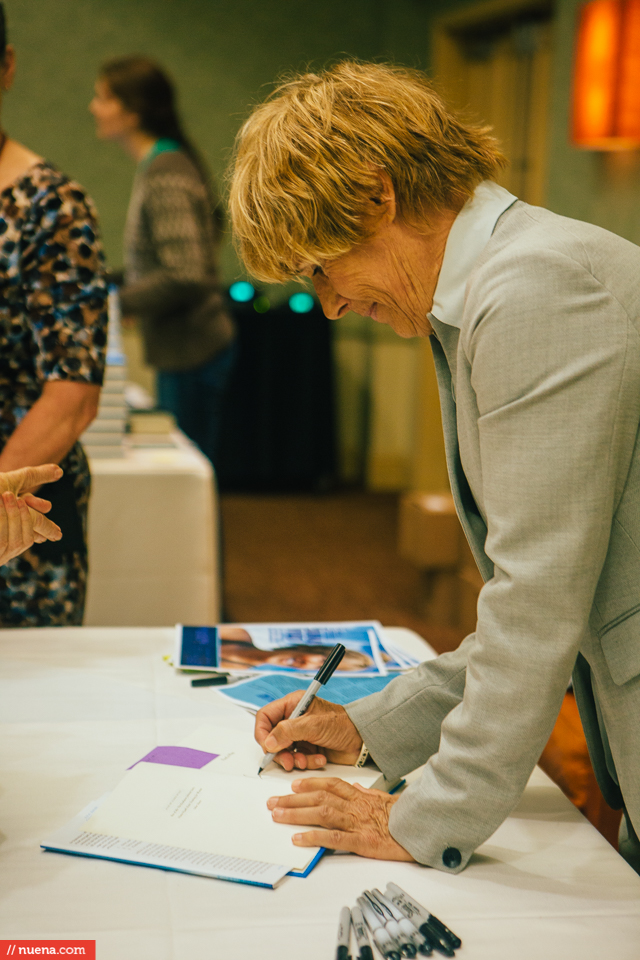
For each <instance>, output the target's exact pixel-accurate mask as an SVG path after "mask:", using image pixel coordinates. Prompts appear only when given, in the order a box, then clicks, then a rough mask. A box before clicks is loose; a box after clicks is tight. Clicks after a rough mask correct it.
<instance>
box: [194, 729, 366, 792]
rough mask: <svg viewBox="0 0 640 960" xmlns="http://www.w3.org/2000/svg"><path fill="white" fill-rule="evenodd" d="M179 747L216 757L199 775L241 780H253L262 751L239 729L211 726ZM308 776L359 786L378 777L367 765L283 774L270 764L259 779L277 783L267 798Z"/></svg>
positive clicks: (329, 767) (195, 733) (287, 789)
mask: <svg viewBox="0 0 640 960" xmlns="http://www.w3.org/2000/svg"><path fill="white" fill-rule="evenodd" d="M180 746H182V747H190V748H191V749H193V750H202V751H207V752H211V753H213V754H217V756H216V758H215V760H213V761H211V763H208V764H207V765H206V767H203V772H210V773H212V774H214V775H220V774H229V773H230V774H235V775H238V776H244V777H257V775H258V768H259V766H260V763H261V762H262V758H263V756H264V754H263V752H262V748H261V747H260V745H259V744H257V743H256V742H255V740H254V739H253V737H251V736H250V735H249V734H247V733H244V732H241V731H240V730H230V729H228V728H227V729H222V728H220V727H215V726H213V724H208V725H207V724H205V725H204V726H202V727H198V729H197V730H194V731H193V733H191V734H189V736H188V737H186V738H185V739H184V740H182V742H181V744H180ZM309 777H340V779H341V780H346V781H347V783H359V784H360V785H361V786H363V787H372V786H373V784H374V783H376V781H377V780H378V779H379V778H380V771H379V770H378V768H377V767H374V766H368V767H363V768H361V769H359V768H358V767H354V766H347V765H345V764H339V763H328V764H327V765H326V766H325V767H322V768H321V769H320V770H292V771H291V773H287V771H286V770H283V769H282V767H281V766H279V765H278V764H277V763H271V764H269V766H268V767H266V768H265V770H264V771H263V772H262V774H261V777H260V779H261V780H262V781H264V782H266V781H267V780H272V781H274V780H275V781H278V783H277V784H272V787H271V793H270V794H269V796H272V795H276V796H277V795H278V793H279V792H280V793H283V794H284V793H290V792H291V787H290V784H291V783H292V782H293V781H294V780H305V779H307V778H309Z"/></svg>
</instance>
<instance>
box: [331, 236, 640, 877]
mask: <svg viewBox="0 0 640 960" xmlns="http://www.w3.org/2000/svg"><path fill="white" fill-rule="evenodd" d="M469 319H470V320H471V322H469ZM461 344H462V351H461V352H459V355H458V364H459V371H458V381H460V364H464V363H466V364H467V371H466V373H467V376H468V383H469V384H470V387H471V390H470V396H471V395H472V396H473V397H474V403H475V405H476V411H475V413H474V417H475V421H476V426H477V438H478V443H479V451H480V462H481V471H482V491H483V499H484V511H485V513H486V521H487V530H488V533H487V539H486V544H485V551H486V554H487V556H488V557H489V559H490V560H491V561H492V562H493V564H494V576H493V577H492V579H491V580H489V581H488V582H487V583H486V584H485V585H484V587H483V589H482V591H481V593H480V597H479V602H478V622H477V629H476V634H475V636H474V638H473V639H471V638H470V639H469V640H468V641H467V642H465V644H464V646H463V649H461V650H460V651H459V652H458V657H459V659H457V660H456V658H455V656H454V657H453V660H452V661H449V662H450V663H451V666H452V667H453V664H454V663H455V665H457V666H459V667H460V672H456V671H455V669H452V670H451V673H450V674H449V675H448V676H446V665H447V662H445V670H444V671H440V670H439V668H438V661H437V660H436V661H434V662H433V665H432V664H425V665H424V666H423V667H422V668H420V672H418V673H416V674H414V675H413V676H409V677H406V678H402V679H400V680H398V681H396V683H395V684H390V685H389V687H388V688H387V691H383V693H382V694H380V695H377V700H376V702H375V704H373V705H372V707H373V709H369V708H368V706H367V701H361V702H359V703H356V704H354V705H353V706H352V707H351V708H350V709H349V713H350V715H351V717H352V719H353V720H354V722H355V724H356V726H357V727H358V729H359V730H360V732H361V734H362V735H363V737H364V740H365V742H366V744H367V746H368V747H369V749H370V750H371V752H372V754H373V756H374V758H375V759H376V760H378V758H380V759H381V762H382V765H383V770H385V765H388V766H387V769H388V770H389V771H390V772H394V773H396V772H400V770H404V769H407V765H408V764H410V763H411V762H413V760H420V759H426V758H427V757H428V762H427V764H426V767H425V769H424V772H423V774H422V776H421V778H420V780H419V781H418V782H417V783H415V784H414V785H412V786H410V787H409V788H408V789H407V790H405V792H404V794H403V795H402V796H401V797H400V799H399V800H398V802H397V803H396V804H395V805H394V807H393V809H392V812H391V817H390V830H391V833H392V835H393V836H394V837H395V839H396V840H397V841H398V842H399V843H400V844H401V845H402V846H403V847H405V849H407V850H408V851H409V852H410V853H411V854H412V855H413V856H414V857H415V858H416V860H418V861H419V862H420V863H423V864H428V865H430V866H433V867H438V868H440V869H444V870H448V871H451V872H457V871H459V870H461V869H462V868H463V867H464V866H465V865H466V863H467V862H468V860H469V857H470V856H471V854H472V853H473V851H474V849H475V848H476V847H477V846H478V845H479V844H480V843H482V842H484V841H485V840H486V839H487V838H488V837H489V836H490V835H491V834H492V833H493V832H494V831H495V830H496V828H497V827H498V826H499V825H500V823H501V822H502V821H503V820H504V819H505V818H506V817H507V816H508V814H509V812H510V811H511V809H512V808H513V807H514V806H515V804H516V803H517V801H518V799H519V797H520V796H521V793H522V791H523V789H524V787H525V785H526V782H527V780H528V777H529V775H530V773H531V771H532V769H533V767H534V766H535V764H536V762H537V760H538V758H539V756H540V754H541V752H542V750H543V748H544V745H545V743H546V741H547V739H548V737H549V735H550V732H551V729H552V727H553V724H554V722H555V718H556V717H557V714H558V711H559V708H560V705H561V702H562V698H563V695H564V692H565V690H566V687H567V684H568V681H569V678H570V675H571V670H572V667H573V665H574V663H575V660H576V656H577V653H578V650H579V646H580V643H581V640H582V638H583V636H584V635H585V631H586V630H587V624H588V618H589V613H590V609H591V606H592V603H593V598H594V593H595V589H596V585H597V582H598V578H599V575H600V572H601V569H602V566H603V563H604V559H605V555H606V550H607V545H608V541H609V537H610V531H611V524H612V521H613V514H614V511H615V508H616V504H617V502H618V500H619V498H620V496H621V493H622V490H623V489H624V483H625V478H626V476H627V473H628V470H629V466H630V463H631V457H632V454H633V448H634V443H635V437H636V433H637V430H638V422H639V418H640V399H639V398H640V391H639V390H638V381H639V379H640V350H639V338H638V332H637V330H636V329H635V327H634V325H633V324H632V323H631V322H630V319H629V317H628V316H627V313H626V311H625V309H624V307H623V306H622V305H621V304H620V303H619V302H618V300H617V299H616V297H615V296H614V295H613V294H612V293H611V292H610V291H609V290H608V289H607V288H606V287H605V286H604V285H603V283H601V282H600V281H599V280H598V279H597V278H596V277H594V276H593V275H592V273H591V271H590V269H589V267H588V265H584V264H582V263H581V262H579V261H577V260H575V259H573V258H571V257H569V256H565V255H563V254H562V253H559V252H557V251H554V250H544V249H542V250H541V249H537V250H534V251H528V252H518V251H517V250H513V249H512V248H511V249H509V250H507V251H506V252H504V253H503V254H501V255H499V256H497V257H495V258H494V261H493V262H490V263H489V264H488V265H486V266H485V267H484V268H483V269H482V270H480V271H479V272H478V273H477V275H476V277H475V278H473V279H472V282H471V284H470V288H469V293H468V300H467V306H466V309H465V322H464V325H463V333H462V334H461ZM461 402H462V400H461V397H460V393H459V391H458V403H459V404H460V403H461ZM440 659H442V658H440ZM465 660H466V671H464V673H463V672H462V671H463V670H464V666H465V663H464V661H465ZM440 678H441V679H442V683H440V682H439V680H440ZM421 683H422V688H421V686H420V684H421ZM449 705H451V706H450V709H449V710H447V706H449ZM376 712H377V714H378V716H377V717H376V716H375V714H376ZM438 715H441V716H442V717H443V719H442V725H441V729H440V731H439V732H440V737H439V742H438V741H437V737H436V732H435V725H436V723H437V718H438ZM421 737H423V745H422V748H421ZM405 742H406V743H407V744H408V747H407V749H406V751H405V749H404V747H403V743H405ZM396 751H397V753H398V757H399V759H398V760H394V754H395V752H396ZM385 772H386V770H385Z"/></svg>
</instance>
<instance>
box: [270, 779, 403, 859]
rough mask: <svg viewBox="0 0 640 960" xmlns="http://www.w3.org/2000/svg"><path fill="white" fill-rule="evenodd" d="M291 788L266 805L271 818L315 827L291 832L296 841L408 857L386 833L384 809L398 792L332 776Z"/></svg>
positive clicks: (369, 854) (379, 855)
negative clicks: (391, 793)
mask: <svg viewBox="0 0 640 960" xmlns="http://www.w3.org/2000/svg"><path fill="white" fill-rule="evenodd" d="M291 787H292V789H293V793H292V794H288V795H286V796H284V797H271V798H270V799H269V800H268V801H267V806H268V807H269V809H270V810H271V816H272V817H273V819H274V820H275V821H276V823H294V824H300V825H301V826H302V825H304V826H311V825H314V826H316V827H317V828H320V829H315V830H308V831H306V832H305V833H296V834H295V835H294V837H293V842H294V844H295V845H296V846H298V847H327V848H328V849H329V850H346V851H348V852H349V853H357V854H358V855H359V856H361V857H372V858H374V859H376V860H410V861H413V857H412V856H411V854H410V853H408V852H407V851H406V850H405V849H404V847H401V846H400V844H399V843H398V842H397V841H396V840H394V839H393V837H392V836H391V834H390V833H389V814H390V813H391V808H392V806H393V805H394V803H396V801H397V799H398V798H397V797H391V796H389V794H388V793H383V791H382V790H367V789H366V788H365V787H361V786H360V785H359V784H355V785H354V786H352V785H351V784H350V783H347V782H346V781H345V780H339V779H338V778H337V777H324V778H319V777H313V778H310V779H308V780H294V781H293V783H292V785H291Z"/></svg>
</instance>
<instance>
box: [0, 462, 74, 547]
mask: <svg viewBox="0 0 640 960" xmlns="http://www.w3.org/2000/svg"><path fill="white" fill-rule="evenodd" d="M61 476H62V470H61V469H60V467H58V466H57V465H56V464H54V463H48V464H45V465H43V466H40V467H23V468H22V469H20V470H11V471H10V472H8V473H0V564H3V563H8V561H9V560H12V559H13V558H14V557H17V556H19V554H21V553H24V551H25V550H28V549H29V547H31V546H33V544H34V543H44V541H45V540H60V538H61V537H62V531H61V529H60V527H59V526H58V525H57V523H53V521H52V520H49V518H48V517H45V516H44V514H45V513H48V511H49V510H50V509H51V504H50V503H49V501H48V500H44V499H42V497H38V496H35V495H34V494H33V493H29V492H28V491H30V490H32V489H33V488H34V487H39V486H40V485H41V484H43V483H53V482H54V481H56V480H59V479H60V477H61Z"/></svg>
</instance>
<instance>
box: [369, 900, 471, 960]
mask: <svg viewBox="0 0 640 960" xmlns="http://www.w3.org/2000/svg"><path fill="white" fill-rule="evenodd" d="M387 896H388V897H389V899H390V900H391V901H392V903H394V904H395V905H396V907H398V908H399V909H400V910H402V912H403V913H404V915H405V917H409V919H410V920H413V921H414V923H416V920H417V921H419V924H418V923H416V926H417V927H418V929H419V931H420V933H422V934H425V931H426V932H427V933H428V934H429V935H430V936H431V939H434V938H437V939H438V941H439V944H440V946H436V949H437V950H439V951H440V953H444V954H445V956H448V957H452V956H453V952H454V950H457V949H458V947H461V946H462V940H461V939H460V937H458V936H457V935H456V934H455V933H454V932H453V930H449V927H447V926H445V925H444V923H442V921H441V920H438V918H437V917H436V916H434V915H433V914H432V913H429V911H428V910H427V909H426V907H423V906H422V904H420V903H418V902H417V900H414V899H413V897H410V896H409V894H408V893H406V891H404V890H403V889H402V887H399V886H398V885H397V884H396V883H388V884H387Z"/></svg>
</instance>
